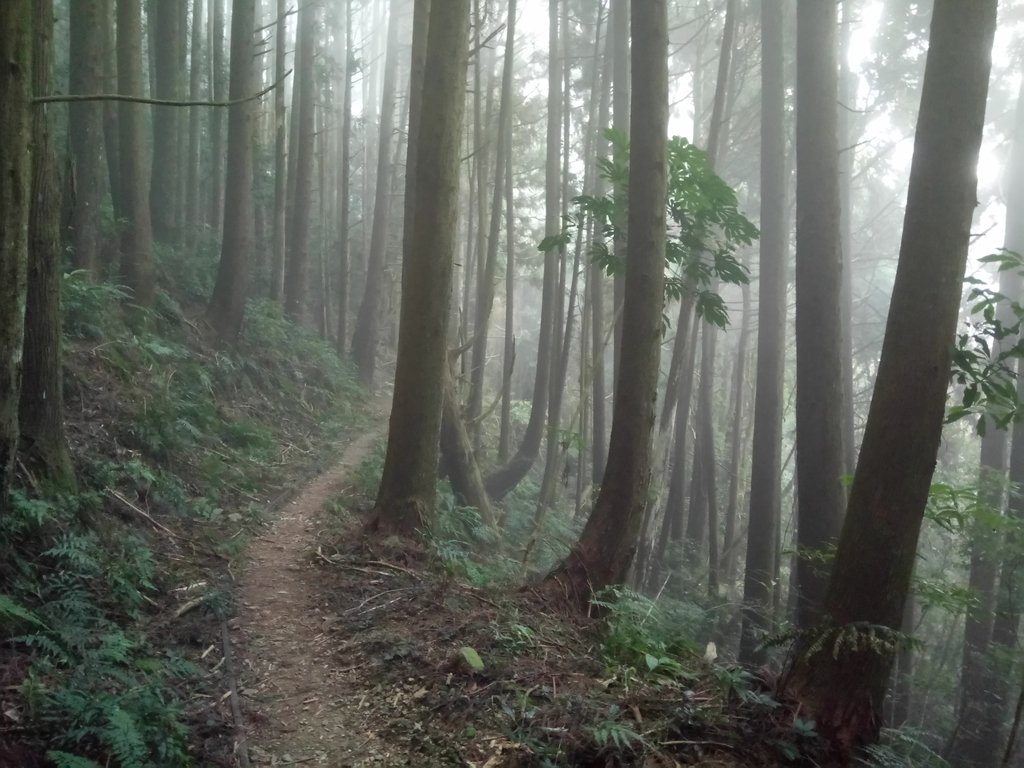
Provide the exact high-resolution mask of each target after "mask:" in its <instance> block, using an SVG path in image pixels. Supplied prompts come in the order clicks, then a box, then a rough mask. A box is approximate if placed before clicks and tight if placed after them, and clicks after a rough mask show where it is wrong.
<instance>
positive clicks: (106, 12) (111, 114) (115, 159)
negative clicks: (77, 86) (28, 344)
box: [69, 0, 125, 267]
mask: <svg viewBox="0 0 1024 768" xmlns="http://www.w3.org/2000/svg"><path fill="white" fill-rule="evenodd" d="M116 1H117V0H100V15H101V18H102V23H101V26H100V50H101V51H102V54H103V88H102V91H103V93H117V92H118V82H117V43H116V39H115V35H114V24H115V15H116V11H115V3H116ZM69 114H70V113H69ZM119 115H120V109H119V107H118V103H117V102H116V101H105V102H103V149H104V152H105V153H106V156H107V180H108V183H109V185H110V203H111V207H112V208H113V209H114V219H116V220H117V221H120V220H121V219H123V218H124V210H125V205H124V193H123V192H122V191H121V130H120V119H119ZM97 226H98V225H97ZM112 250H113V249H112ZM98 255H99V258H100V261H102V262H104V263H103V264H102V265H100V266H101V267H105V266H108V265H109V264H111V263H115V261H116V260H115V255H116V253H115V254H110V255H108V256H107V257H106V258H104V254H103V253H102V251H101V252H100V253H99V254H98Z"/></svg>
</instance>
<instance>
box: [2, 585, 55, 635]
mask: <svg viewBox="0 0 1024 768" xmlns="http://www.w3.org/2000/svg"><path fill="white" fill-rule="evenodd" d="M19 623H20V624H31V625H32V626H33V627H39V628H40V629H48V627H47V626H46V622H44V621H43V620H42V619H41V618H39V616H37V615H36V614H35V612H34V611H32V610H30V609H28V608H26V607H25V606H24V605H22V604H21V603H19V602H18V601H17V600H15V599H14V598H13V597H11V596H10V595H5V594H0V627H4V628H9V627H12V626H17V625H18V624H19Z"/></svg>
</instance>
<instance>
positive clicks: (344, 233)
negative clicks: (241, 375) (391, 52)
mask: <svg viewBox="0 0 1024 768" xmlns="http://www.w3.org/2000/svg"><path fill="white" fill-rule="evenodd" d="M284 1H285V0H281V2H284ZM414 34H415V33H414ZM354 66H355V54H354V52H353V50H352V3H351V0H346V3H345V75H344V78H345V79H344V83H343V84H342V106H341V115H340V120H341V131H340V133H339V137H340V138H339V141H340V146H339V150H338V156H339V158H340V167H339V169H338V288H337V294H338V326H337V336H336V339H335V349H337V351H338V355H340V356H344V354H345V345H346V344H347V343H348V295H349V232H348V230H349V226H350V224H349V214H350V211H351V210H352V205H351V200H350V199H349V198H350V195H351V193H350V190H349V183H350V176H351V167H352V68H353V67H354ZM282 143H283V141H282ZM411 144H412V142H410V145H411ZM282 218H283V214H282Z"/></svg>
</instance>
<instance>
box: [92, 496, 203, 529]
mask: <svg viewBox="0 0 1024 768" xmlns="http://www.w3.org/2000/svg"><path fill="white" fill-rule="evenodd" d="M106 493H107V495H108V496H110V497H111V498H112V499H116V500H117V501H119V502H121V503H122V504H124V506H125V507H127V508H128V509H130V510H131V511H132V512H134V513H135V514H137V515H139V516H140V517H143V518H145V519H146V520H148V521H149V522H150V523H152V525H153V526H154V527H155V528H158V529H159V530H161V531H163V532H164V533H166V534H167V535H168V536H173V537H174V538H176V539H184V538H185V537H184V536H182V535H181V534H179V533H175V532H174V531H172V530H171V529H170V528H168V527H167V526H166V525H164V524H163V523H161V522H160V521H159V520H155V519H153V516H152V515H151V514H149V512H147V511H146V510H144V509H141V508H140V507H138V506H137V505H135V504H132V503H131V502H130V501H128V499H126V498H125V497H124V496H122V495H121V494H120V493H118V492H117V491H115V490H114V489H113V488H107V489H106Z"/></svg>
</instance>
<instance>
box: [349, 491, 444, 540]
mask: <svg viewBox="0 0 1024 768" xmlns="http://www.w3.org/2000/svg"><path fill="white" fill-rule="evenodd" d="M429 519H430V510H429V509H428V508H427V506H426V505H425V504H424V503H423V502H422V501H421V500H420V499H417V498H406V499H392V500H389V501H385V502H380V501H378V502H377V504H376V505H375V506H374V508H373V512H372V513H371V514H370V519H369V520H368V521H367V523H366V527H365V529H364V530H365V532H366V533H374V534H378V535H383V536H401V537H403V538H407V539H414V538H419V537H422V536H423V535H424V534H425V533H427V532H428V530H429V525H428V523H427V521H428V520H429Z"/></svg>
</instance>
